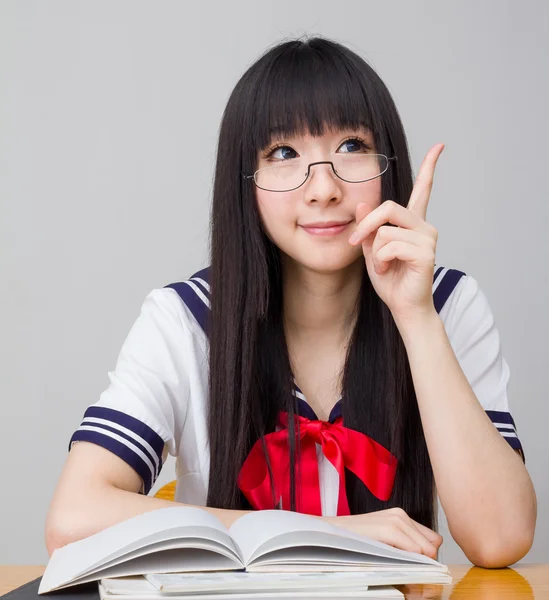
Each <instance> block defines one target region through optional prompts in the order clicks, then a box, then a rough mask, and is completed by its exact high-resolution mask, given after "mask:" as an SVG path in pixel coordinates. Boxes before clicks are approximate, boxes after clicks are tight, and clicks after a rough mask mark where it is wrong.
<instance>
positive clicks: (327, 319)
mask: <svg viewBox="0 0 549 600" xmlns="http://www.w3.org/2000/svg"><path fill="white" fill-rule="evenodd" d="M363 272H364V259H362V257H361V258H360V259H358V260H356V261H355V262H354V263H352V264H351V265H349V266H348V267H346V268H345V269H343V270H341V271H338V272H336V273H319V272H316V271H311V270H310V269H307V268H306V267H303V265H299V264H297V263H295V262H294V261H291V260H289V259H286V260H284V261H283V290H284V327H285V329H286V333H287V334H289V335H290V336H291V337H293V336H299V337H301V336H302V335H306V336H308V335H323V334H326V335H330V336H333V335H334V333H335V334H336V335H338V337H341V338H342V339H345V340H346V339H348V335H349V334H350V332H351V330H352V327H353V325H354V322H355V316H356V303H357V298H358V294H359V292H360V286H361V284H362V276H363Z"/></svg>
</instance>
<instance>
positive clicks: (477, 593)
mask: <svg viewBox="0 0 549 600" xmlns="http://www.w3.org/2000/svg"><path fill="white" fill-rule="evenodd" d="M450 571H451V573H452V577H453V578H454V583H453V585H448V586H435V585H430V586H421V585H415V586H408V588H406V589H405V588H401V589H402V591H403V592H404V593H405V595H406V599H407V600H427V599H429V600H450V599H451V600H464V599H469V600H526V599H535V600H549V564H547V565H525V566H522V567H516V568H515V569H501V570H494V571H489V570H485V569H478V568H476V567H468V566H467V565H452V566H450ZM43 572H44V567H3V566H0V595H2V594H6V593H7V592H9V591H11V590H12V589H15V588H16V587H18V586H20V585H23V584H24V583H27V581H31V580H32V579H36V577H40V575H42V573H43ZM44 598H47V597H46V596H45V597H44Z"/></svg>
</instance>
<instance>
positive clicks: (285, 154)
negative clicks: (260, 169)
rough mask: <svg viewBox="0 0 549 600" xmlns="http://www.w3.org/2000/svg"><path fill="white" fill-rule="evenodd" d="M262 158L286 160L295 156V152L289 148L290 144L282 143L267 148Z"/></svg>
mask: <svg viewBox="0 0 549 600" xmlns="http://www.w3.org/2000/svg"><path fill="white" fill-rule="evenodd" d="M264 158H265V159H266V160H272V161H275V160H288V159H290V158H297V152H296V151H295V150H294V149H293V148H290V146H284V145H282V144H280V145H278V146H275V147H274V148H271V149H270V150H267V152H266V153H265V156H264Z"/></svg>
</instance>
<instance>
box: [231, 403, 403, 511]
mask: <svg viewBox="0 0 549 600" xmlns="http://www.w3.org/2000/svg"><path fill="white" fill-rule="evenodd" d="M298 423H299V440H300V455H301V456H300V458H301V461H300V469H299V470H296V510H297V511H298V512H301V513H307V514H311V515H322V506H321V501H320V486H319V478H318V461H317V456H316V444H320V445H321V447H322V452H323V453H324V456H325V457H326V458H327V459H328V460H329V461H330V462H331V463H332V465H334V467H335V468H336V470H337V472H338V473H339V497H338V503H337V514H338V515H348V514H350V513H349V503H348V501H347V493H346V490H345V468H347V469H349V470H350V471H352V472H353V473H354V474H355V475H356V476H357V477H358V478H359V479H360V480H361V481H362V482H363V483H364V485H366V487H367V488H368V489H369V490H370V491H371V492H372V494H374V496H376V497H377V498H379V499H380V500H388V499H389V497H390V496H391V492H392V490H393V484H394V480H395V474H396V467H397V459H396V458H395V457H394V456H393V455H392V454H391V453H390V452H389V451H388V450H387V449H386V448H384V447H383V446H381V445H380V444H378V443H377V442H376V441H374V440H372V439H371V438H369V437H368V436H367V435H365V434H363V433H360V432H358V431H355V430H354V429H349V428H347V427H344V426H343V424H342V419H341V417H340V418H338V419H336V421H335V422H334V423H327V422H326V421H311V420H309V419H306V418H305V417H301V416H297V415H296V416H295V431H296V436H297V427H298ZM279 424H280V425H281V426H282V427H283V429H281V430H280V431H275V432H273V433H269V434H267V435H266V436H264V440H265V446H266V450H267V452H268V455H269V459H270V463H271V469H272V473H273V484H274V494H273V490H272V489H271V481H270V478H269V471H268V469H267V461H266V460H265V455H264V452H263V446H262V444H261V440H258V441H257V442H256V443H255V444H254V446H253V448H252V450H251V452H250V454H249V455H248V457H247V458H246V460H245V461H244V464H243V465H242V469H241V471H240V474H239V476H238V487H239V488H240V490H241V491H242V492H243V494H244V495H245V496H246V498H247V499H248V501H249V502H250V504H251V505H252V506H253V508H255V509H256V510H264V509H269V508H271V509H272V508H276V507H277V506H278V505H279V502H280V500H282V507H283V508H284V509H286V510H288V509H289V508H290V449H289V443H288V441H289V440H288V414H287V413H285V412H283V413H280V417H279ZM296 454H297V444H296ZM298 482H300V484H301V485H298Z"/></svg>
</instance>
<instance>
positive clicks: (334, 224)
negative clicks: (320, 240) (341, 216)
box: [300, 221, 351, 236]
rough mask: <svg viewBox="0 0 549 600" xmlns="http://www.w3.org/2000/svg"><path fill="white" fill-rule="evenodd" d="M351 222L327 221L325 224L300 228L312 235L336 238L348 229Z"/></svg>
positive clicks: (311, 224) (308, 224)
mask: <svg viewBox="0 0 549 600" xmlns="http://www.w3.org/2000/svg"><path fill="white" fill-rule="evenodd" d="M350 223H351V221H346V222H342V221H326V222H324V223H322V222H319V223H307V224H305V225H300V227H301V228H302V229H303V230H304V231H306V232H307V233H308V234H310V235H320V236H334V235H338V234H340V233H342V232H343V231H345V229H347V227H348V226H349V224H350Z"/></svg>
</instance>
